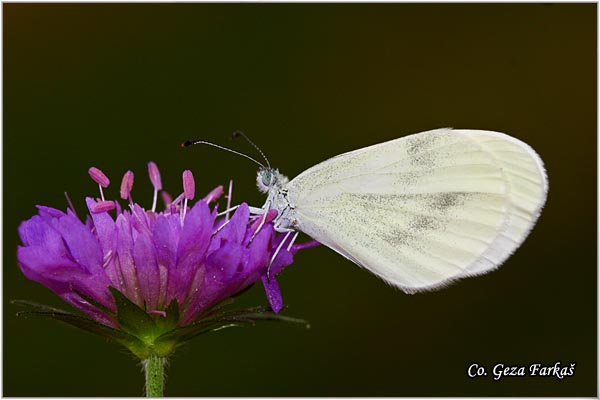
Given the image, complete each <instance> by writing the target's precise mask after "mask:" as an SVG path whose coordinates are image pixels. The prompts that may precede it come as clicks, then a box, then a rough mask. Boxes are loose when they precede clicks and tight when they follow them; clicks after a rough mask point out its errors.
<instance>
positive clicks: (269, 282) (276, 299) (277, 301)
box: [261, 274, 283, 313]
mask: <svg viewBox="0 0 600 400" xmlns="http://www.w3.org/2000/svg"><path fill="white" fill-rule="evenodd" d="M261 279H262V282H263V286H264V287H265V292H266V293H267V299H268V300H269V304H270V305H271V309H272V310H273V311H274V312H276V313H278V312H279V311H281V309H282V308H283V300H282V298H281V290H279V284H278V283H277V280H276V279H275V277H274V276H272V277H271V278H270V279H268V278H267V276H266V274H265V275H263V276H261Z"/></svg>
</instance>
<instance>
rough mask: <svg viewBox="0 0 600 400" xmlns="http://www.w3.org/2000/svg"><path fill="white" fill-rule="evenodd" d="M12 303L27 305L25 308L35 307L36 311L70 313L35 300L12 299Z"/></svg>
mask: <svg viewBox="0 0 600 400" xmlns="http://www.w3.org/2000/svg"><path fill="white" fill-rule="evenodd" d="M11 304H14V305H16V306H21V307H25V308H31V309H33V310H35V311H45V312H61V313H66V314H69V312H68V311H64V310H60V309H58V308H54V307H50V306H47V305H45V304H39V303H34V302H33V301H29V300H11Z"/></svg>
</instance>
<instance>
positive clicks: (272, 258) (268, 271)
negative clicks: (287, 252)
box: [267, 229, 293, 280]
mask: <svg viewBox="0 0 600 400" xmlns="http://www.w3.org/2000/svg"><path fill="white" fill-rule="evenodd" d="M292 232H293V229H290V230H289V231H288V232H287V233H286V234H285V236H284V237H283V240H282V241H281V243H279V246H277V249H275V253H273V256H272V257H271V260H269V265H268V266H267V279H269V280H270V279H271V265H272V264H273V261H275V258H276V257H277V255H278V254H279V252H280V251H281V248H282V247H283V245H284V244H285V241H286V240H287V238H288V237H289V236H290V235H291V234H292Z"/></svg>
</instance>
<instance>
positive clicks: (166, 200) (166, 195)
mask: <svg viewBox="0 0 600 400" xmlns="http://www.w3.org/2000/svg"><path fill="white" fill-rule="evenodd" d="M160 195H161V196H162V199H163V201H164V203H165V208H169V206H170V205H171V203H172V202H173V197H171V195H170V194H169V193H168V192H166V191H164V190H163V191H162V192H160Z"/></svg>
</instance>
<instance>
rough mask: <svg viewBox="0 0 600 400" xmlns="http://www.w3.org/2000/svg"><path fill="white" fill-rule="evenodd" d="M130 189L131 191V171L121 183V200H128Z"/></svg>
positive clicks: (124, 176) (126, 173)
mask: <svg viewBox="0 0 600 400" xmlns="http://www.w3.org/2000/svg"><path fill="white" fill-rule="evenodd" d="M131 189H133V171H127V172H125V175H123V180H122V181H121V198H122V199H123V200H127V199H129V198H130V196H131Z"/></svg>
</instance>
